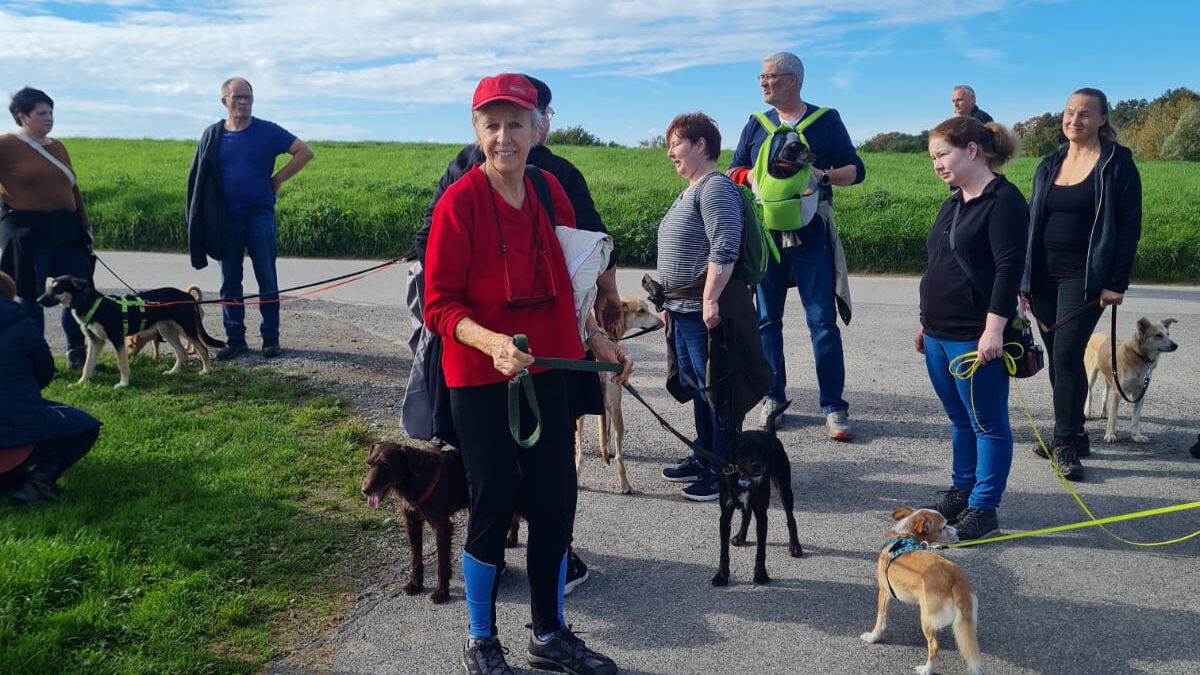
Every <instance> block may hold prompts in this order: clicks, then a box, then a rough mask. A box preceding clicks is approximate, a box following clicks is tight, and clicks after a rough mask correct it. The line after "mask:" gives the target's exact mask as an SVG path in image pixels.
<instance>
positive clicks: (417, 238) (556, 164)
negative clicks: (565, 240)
mask: <svg viewBox="0 0 1200 675" xmlns="http://www.w3.org/2000/svg"><path fill="white" fill-rule="evenodd" d="M483 160H484V157H483V150H482V149H481V148H480V147H479V146H478V145H475V144H472V145H468V146H466V147H465V148H463V149H462V150H460V151H459V152H458V155H457V156H456V157H455V158H454V161H452V162H450V165H449V166H447V167H446V171H445V173H443V174H442V177H441V178H440V179H438V184H437V188H436V189H435V190H434V191H433V200H432V201H431V202H430V204H429V208H428V209H426V210H425V218H424V219H423V220H422V222H421V227H420V229H418V230H417V231H416V233H415V234H414V235H413V246H414V248H415V249H416V252H417V259H418V260H420V261H421V263H422V264H424V263H425V245H426V243H427V242H428V241H429V228H430V226H432V225H433V207H434V206H436V205H437V203H438V200H439V199H441V198H442V193H443V192H445V191H446V188H448V187H450V185H451V184H453V183H454V181H456V180H458V179H459V178H462V177H463V176H464V175H466V173H467V172H468V171H470V170H471V169H472V168H473V167H474V166H475V165H476V164H482V163H483ZM526 162H528V163H529V164H532V165H534V166H536V167H538V168H539V169H544V170H546V171H549V172H550V173H551V174H552V175H553V176H554V177H555V178H557V179H558V182H559V184H560V185H562V187H563V191H564V192H566V193H567V199H568V200H570V202H571V208H572V209H574V210H575V227H578V228H579V229H581V230H588V231H591V232H603V233H605V234H608V230H607V229H606V228H605V227H604V221H603V220H601V219H600V214H599V213H598V212H597V211H596V205H595V203H594V202H593V201H592V193H591V192H589V191H588V186H587V181H586V180H584V179H583V174H582V173H580V172H579V169H577V168H575V165H574V164H572V163H571V162H570V161H568V160H567V159H565V158H563V157H559V156H558V155H556V154H554V153H553V152H550V148H547V147H546V146H544V145H535V146H533V147H532V148H530V149H529V158H528V159H527V160H526ZM616 259H617V255H616V251H615V250H614V251H613V254H612V255H611V256H610V257H609V259H608V266H609V268H611V267H612V266H613V264H615V262H616Z"/></svg>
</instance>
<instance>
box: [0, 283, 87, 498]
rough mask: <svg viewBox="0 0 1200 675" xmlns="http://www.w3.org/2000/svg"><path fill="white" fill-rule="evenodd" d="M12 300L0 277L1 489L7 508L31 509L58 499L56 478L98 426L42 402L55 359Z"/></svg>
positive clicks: (83, 415)
mask: <svg viewBox="0 0 1200 675" xmlns="http://www.w3.org/2000/svg"><path fill="white" fill-rule="evenodd" d="M15 296H16V285H15V284H14V283H13V280H12V277H10V276H8V275H7V274H4V273H3V272H0V353H3V354H4V358H3V359H0V485H2V486H5V487H6V488H15V489H16V491H15V492H14V493H13V495H12V498H11V500H12V503H14V504H31V503H34V502H41V501H49V500H52V499H55V498H56V497H58V495H59V489H58V485H57V481H58V477H59V476H61V475H62V474H63V472H65V471H66V470H67V469H69V468H71V465H73V464H75V462H78V461H79V460H80V458H82V457H83V456H84V455H86V454H87V453H88V451H89V450H91V449H92V445H94V444H95V443H96V438H97V437H98V436H99V435H100V421H99V420H97V419H96V418H95V417H92V416H91V415H89V414H87V413H86V412H84V411H82V410H79V409H78V408H72V407H71V406H69V405H64V404H62V403H55V402H54V401H47V400H45V399H43V398H42V393H41V391H42V388H44V387H45V386H46V385H47V384H50V380H51V379H53V378H54V359H53V357H51V356H50V345H48V344H46V339H45V338H44V337H43V336H42V333H41V331H40V330H39V329H38V328H37V327H36V326H35V325H34V323H33V320H32V319H30V318H29V313H28V312H26V311H25V309H24V308H23V307H21V306H20V305H19V304H17V303H16V302H15V301H14V297H15Z"/></svg>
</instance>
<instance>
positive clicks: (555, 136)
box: [546, 124, 621, 148]
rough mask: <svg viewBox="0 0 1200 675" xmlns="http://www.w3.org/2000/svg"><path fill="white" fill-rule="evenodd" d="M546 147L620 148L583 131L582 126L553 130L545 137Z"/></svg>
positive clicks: (618, 145) (617, 144) (618, 144)
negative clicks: (590, 146)
mask: <svg viewBox="0 0 1200 675" xmlns="http://www.w3.org/2000/svg"><path fill="white" fill-rule="evenodd" d="M546 145H593V146H606V147H610V148H619V147H621V145H620V143H616V142H613V141H609V142H607V143H605V142H604V141H602V140H600V137H599V136H597V135H596V134H593V133H592V132H590V131H588V130H587V129H584V128H583V126H582V125H579V124H576V125H575V126H571V127H565V128H562V129H555V130H554V131H551V132H550V133H549V135H547V136H546Z"/></svg>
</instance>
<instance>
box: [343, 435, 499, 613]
mask: <svg viewBox="0 0 1200 675" xmlns="http://www.w3.org/2000/svg"><path fill="white" fill-rule="evenodd" d="M388 492H393V493H395V495H396V497H397V498H399V499H400V501H401V504H402V508H403V510H404V529H405V532H406V533H407V534H408V547H409V550H410V551H411V553H412V571H411V572H410V574H409V579H408V583H407V584H405V585H404V593H405V594H406V595H414V594H416V593H417V592H419V591H420V590H421V589H422V588H424V586H425V561H424V557H423V554H422V549H423V546H422V543H423V542H422V540H423V537H422V529H423V528H422V524H423V523H425V522H428V523H429V526H430V527H431V528H432V529H433V535H434V541H435V542H437V580H436V582H435V585H434V588H433V592H432V593H430V594H429V601H430V602H432V603H434V604H438V603H442V602H445V601H446V600H447V598H449V597H450V538H451V535H452V534H453V533H454V523H453V522H451V518H452V517H453V516H454V514H456V513H458V512H459V511H462V510H464V509H466V508H467V506H468V502H467V471H466V468H465V467H464V466H463V460H462V454H460V453H459V452H457V451H443V450H441V449H440V448H438V447H436V446H434V445H431V444H429V443H425V442H423V441H414V440H406V441H403V442H401V443H390V442H380V443H375V444H373V445H372V446H371V449H370V452H369V453H368V455H367V475H366V476H364V477H363V481H362V493H363V494H364V495H366V497H367V505H368V506H370V507H371V508H373V509H377V508H379V505H380V504H381V503H382V501H383V498H384V497H385V496H387V493H388ZM520 522H521V521H520V516H517V515H515V514H514V515H513V520H512V525H510V526H509V530H508V538H507V539H506V540H505V545H507V546H510V547H511V546H516V545H517V530H518V528H519V526H520Z"/></svg>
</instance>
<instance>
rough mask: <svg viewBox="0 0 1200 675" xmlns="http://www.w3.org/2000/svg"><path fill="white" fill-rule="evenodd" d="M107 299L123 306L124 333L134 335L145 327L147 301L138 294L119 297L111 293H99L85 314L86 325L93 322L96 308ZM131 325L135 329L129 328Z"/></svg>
mask: <svg viewBox="0 0 1200 675" xmlns="http://www.w3.org/2000/svg"><path fill="white" fill-rule="evenodd" d="M105 300H109V301H111V302H114V303H116V304H117V305H118V306H119V307H120V308H121V329H122V330H123V331H124V333H123V335H133V334H134V333H136V332H138V331H140V330H141V329H142V328H144V326H143V325H142V323H143V321H142V314H143V313H144V308H145V306H146V301H145V300H143V299H141V298H139V297H137V296H136V295H130V296H128V297H124V298H118V297H114V296H111V295H103V294H98V295H97V296H96V299H95V300H94V301H93V302H92V306H91V307H90V308H88V311H87V312H86V313H85V314H84V315H83V323H84V324H85V325H86V324H89V323H91V322H92V317H93V316H94V315H95V314H96V310H97V309H99V308H100V303H102V302H104V301H105ZM130 326H133V330H130V329H129V327H130Z"/></svg>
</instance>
